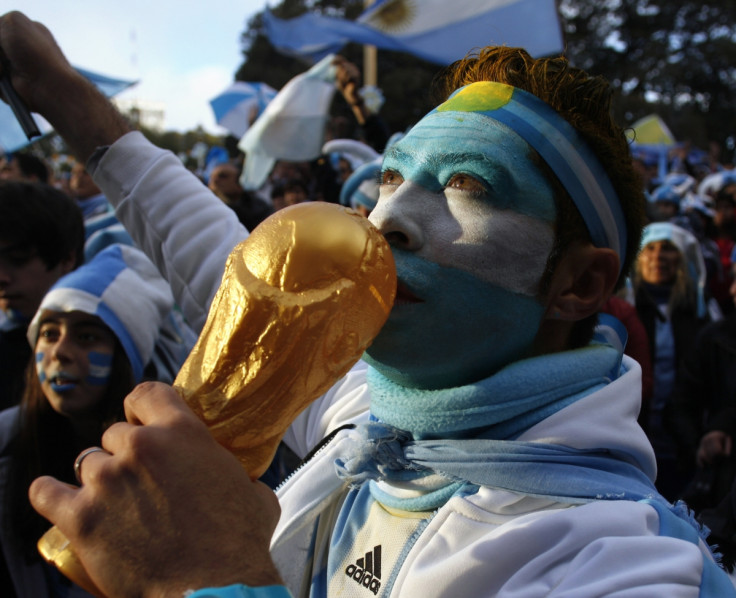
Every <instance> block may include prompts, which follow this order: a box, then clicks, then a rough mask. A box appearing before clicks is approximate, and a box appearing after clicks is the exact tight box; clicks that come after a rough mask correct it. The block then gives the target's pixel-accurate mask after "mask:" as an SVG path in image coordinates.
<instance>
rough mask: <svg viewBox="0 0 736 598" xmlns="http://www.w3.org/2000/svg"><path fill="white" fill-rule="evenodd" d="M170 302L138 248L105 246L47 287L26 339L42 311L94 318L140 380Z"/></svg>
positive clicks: (33, 333)
mask: <svg viewBox="0 0 736 598" xmlns="http://www.w3.org/2000/svg"><path fill="white" fill-rule="evenodd" d="M173 304H174V298H173V296H172V294H171V289H170V288H169V284H168V283H167V282H166V281H165V280H164V279H163V278H162V277H161V275H160V274H159V272H158V270H157V269H156V266H154V265H153V263H152V262H151V261H150V260H149V259H148V258H147V257H146V256H145V254H143V252H141V251H140V250H139V249H137V248H135V247H131V246H127V245H110V246H108V247H106V248H105V249H103V250H102V251H100V252H99V253H98V254H97V255H96V256H95V257H94V258H93V259H92V260H91V261H89V262H87V263H86V264H84V265H83V266H80V267H79V268H77V269H76V270H74V271H72V272H70V273H69V274H67V275H66V276H63V277H62V278H60V279H59V280H58V281H57V282H56V284H54V286H53V287H51V289H50V290H49V292H48V293H46V296H45V297H44V298H43V301H41V305H40V307H39V308H38V311H37V312H36V315H35V316H34V318H33V320H32V321H31V324H30V326H29V327H28V335H27V336H28V342H30V343H31V346H32V347H35V345H36V341H37V340H38V330H39V326H40V323H41V315H42V313H43V311H44V310H52V311H58V312H71V311H81V312H84V313H88V314H91V315H94V316H97V317H98V318H100V319H101V320H102V321H103V322H104V323H105V324H106V325H107V326H108V327H109V328H110V329H111V330H112V331H113V333H114V334H115V336H116V337H117V338H118V340H119V341H120V344H121V345H122V346H123V349H124V350H125V354H126V355H127V356H128V360H129V361H130V365H131V368H132V370H133V375H134V377H135V380H136V382H140V380H141V379H142V377H143V369H144V368H145V366H146V364H148V361H149V360H150V359H151V355H152V354H153V348H154V345H155V344H156V339H157V338H158V334H159V328H160V326H161V324H162V322H163V320H164V318H165V317H166V316H167V315H168V313H169V312H170V311H171V308H172V306H173Z"/></svg>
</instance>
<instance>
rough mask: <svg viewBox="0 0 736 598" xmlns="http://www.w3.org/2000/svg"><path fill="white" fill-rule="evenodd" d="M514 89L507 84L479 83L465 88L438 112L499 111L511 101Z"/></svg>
mask: <svg viewBox="0 0 736 598" xmlns="http://www.w3.org/2000/svg"><path fill="white" fill-rule="evenodd" d="M513 93H514V88H513V86H511V85H506V84H505V83H496V82H493V81H478V82H477V83H471V84H470V85H468V86H466V87H463V88H462V89H460V90H459V91H457V92H456V93H455V94H454V95H453V96H452V97H450V98H449V99H448V100H447V101H445V102H444V103H442V104H440V105H439V106H438V107H437V112H450V111H453V112H483V111H487V110H497V109H498V108H501V107H502V106H505V105H506V104H508V103H509V102H510V101H511V96H512V95H513Z"/></svg>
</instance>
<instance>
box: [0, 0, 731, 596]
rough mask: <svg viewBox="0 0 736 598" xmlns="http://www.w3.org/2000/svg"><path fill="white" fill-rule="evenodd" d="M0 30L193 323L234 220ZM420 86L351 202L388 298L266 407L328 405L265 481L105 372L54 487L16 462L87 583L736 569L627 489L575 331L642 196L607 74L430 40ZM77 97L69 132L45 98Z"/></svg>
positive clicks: (701, 590) (610, 408)
mask: <svg viewBox="0 0 736 598" xmlns="http://www.w3.org/2000/svg"><path fill="white" fill-rule="evenodd" d="M0 45H1V46H2V47H3V49H4V51H5V53H6V55H7V56H8V58H9V60H10V61H11V63H12V64H13V66H14V71H13V82H14V83H15V84H16V86H17V88H18V91H19V93H20V94H21V96H22V97H23V98H24V99H25V101H26V102H27V103H28V105H29V107H30V108H32V109H33V110H36V111H38V112H40V113H42V114H44V115H45V116H46V118H47V119H48V120H49V121H50V122H51V123H52V124H53V125H54V126H55V127H56V129H57V130H58V131H59V132H60V133H61V134H62V135H63V136H64V137H65V138H66V140H67V142H68V143H69V144H70V145H71V146H72V147H73V148H74V149H75V151H76V152H77V154H78V155H79V156H80V157H82V158H83V159H87V167H88V168H89V170H90V172H91V173H92V174H93V176H94V178H95V180H96V181H97V182H98V184H99V185H100V187H101V188H102V189H103V190H104V191H105V193H106V195H107V196H108V198H110V200H111V202H113V203H114V205H115V206H116V210H117V213H118V215H119V217H120V218H121V220H122V221H123V222H125V224H126V226H127V227H128V228H129V229H130V231H131V234H132V235H133V236H134V238H135V239H136V242H137V243H138V245H139V246H140V247H142V248H144V250H145V251H146V252H148V253H149V254H150V255H151V256H152V258H153V259H154V261H156V262H157V263H158V265H159V268H161V270H162V271H163V272H165V273H166V275H167V277H168V278H169V280H170V281H171V284H172V288H173V290H174V294H175V297H176V299H177V301H178V303H179V304H180V305H181V307H182V309H183V310H184V311H185V314H186V315H187V316H188V318H189V320H190V321H191V322H193V323H195V325H201V323H202V322H203V321H204V318H205V316H206V311H207V306H208V304H209V299H210V298H211V295H212V293H213V292H214V290H215V288H216V287H217V284H218V282H219V278H220V273H221V272H222V266H223V264H224V261H225V257H226V256H227V254H228V253H229V251H230V249H231V248H232V247H233V246H234V245H235V244H236V242H237V241H239V240H240V239H242V238H244V237H245V236H246V234H247V232H246V231H245V230H244V229H243V228H242V227H241V226H240V225H239V223H238V222H237V219H236V218H235V217H234V216H233V215H232V214H231V213H230V212H229V211H228V209H227V208H226V206H224V205H222V203H221V202H220V201H219V200H217V199H216V198H213V197H212V198H209V199H207V198H206V197H205V195H204V194H206V193H207V191H206V189H204V188H203V186H202V185H201V184H200V183H199V182H198V181H196V179H194V178H193V177H189V176H188V175H187V173H186V172H185V171H184V169H183V167H182V166H181V164H180V163H179V161H178V160H177V158H176V157H175V156H173V155H171V154H168V153H167V152H164V151H162V150H159V149H158V148H155V147H153V146H151V145H150V144H148V143H147V142H146V141H145V139H143V137H142V136H141V135H140V134H139V133H136V132H130V131H129V130H128V128H127V125H125V123H124V121H122V119H120V118H119V116H117V113H116V112H115V111H114V110H113V109H112V108H111V107H110V105H109V104H108V103H107V102H106V101H105V100H104V98H102V97H101V96H99V95H98V94H96V92H94V90H93V89H92V88H91V87H90V86H89V85H88V84H86V83H85V81H84V80H83V79H82V78H80V77H79V76H77V75H76V74H75V72H74V71H73V69H71V68H70V67H69V66H68V64H67V63H66V61H65V59H64V58H63V56H62V54H61V53H60V51H59V49H58V48H57V47H56V46H55V44H54V42H53V39H52V38H51V36H50V35H49V33H48V31H46V30H45V29H43V28H41V27H40V26H38V25H36V24H33V23H31V22H29V21H27V20H26V19H25V18H24V17H22V16H21V15H19V14H17V13H11V14H9V15H6V16H5V17H3V18H2V19H1V20H0ZM51 83H53V89H54V92H53V93H50V92H49V91H48V90H47V89H46V85H47V84H51ZM455 90H457V91H456V92H455ZM447 91H448V92H449V91H454V92H455V93H454V94H453V95H452V96H451V97H449V99H447V100H446V101H445V102H443V103H442V104H440V105H439V106H438V108H437V109H436V110H434V111H432V112H431V113H430V114H429V115H427V116H426V117H425V118H424V119H422V120H421V121H420V122H419V123H418V124H417V125H416V126H415V127H414V128H413V129H412V130H411V131H410V132H409V133H408V134H407V135H406V137H405V138H404V139H402V140H401V141H400V142H399V143H397V144H396V145H395V146H394V147H393V148H392V149H391V150H390V151H389V152H387V155H386V157H385V161H384V164H383V168H382V183H381V195H380V198H379V201H378V204H377V206H376V208H375V210H374V211H373V212H372V214H371V221H372V222H373V223H374V224H375V225H376V226H377V227H378V229H379V230H380V231H381V232H382V233H383V234H384V235H385V237H386V238H387V239H388V240H389V242H390V243H391V245H392V249H393V252H394V254H395V258H396V263H397V272H398V277H399V289H398V298H397V301H396V304H395V306H394V308H393V310H392V312H391V314H390V316H389V319H388V322H387V323H386V325H385V327H384V329H383V330H382V331H381V333H380V334H379V336H378V338H377V339H376V341H375V342H374V344H373V345H372V346H371V347H370V349H369V351H368V354H367V355H366V359H365V362H361V363H359V364H358V365H357V366H356V367H355V368H354V369H353V370H352V371H351V372H350V373H349V374H348V375H347V376H345V377H344V378H343V379H342V380H340V381H339V382H337V383H336V384H335V386H334V387H333V388H332V389H331V390H330V391H329V392H328V393H326V394H325V395H324V396H323V397H321V398H320V399H319V400H318V401H316V402H315V403H314V404H312V405H311V406H310V407H309V408H307V410H306V411H304V412H303V413H302V414H301V415H300V416H299V417H298V418H297V420H296V421H295V422H294V424H293V425H292V426H291V428H290V429H289V431H288V432H287V434H286V436H285V438H284V440H285V442H287V444H289V446H290V447H291V448H292V449H293V450H294V451H295V452H297V453H298V454H300V455H306V454H307V452H308V451H310V450H312V449H313V448H314V447H315V445H317V444H319V443H320V442H321V441H322V440H323V439H324V438H326V437H328V436H329V435H330V434H331V433H332V432H335V431H336V430H337V431H336V432H335V433H334V435H332V438H331V440H330V441H329V442H327V443H326V444H324V445H323V446H322V447H321V449H320V450H318V451H316V452H315V453H314V454H313V456H312V457H311V458H310V459H309V461H308V463H307V464H306V465H305V466H304V467H302V468H300V469H299V470H297V471H296V472H295V474H294V475H293V476H292V477H290V478H289V480H288V481H287V482H286V483H285V484H284V485H283V486H282V487H281V488H280V489H279V491H278V498H279V505H277V504H276V501H275V498H274V495H273V494H271V493H270V492H269V491H268V490H267V489H265V488H264V487H263V486H262V485H259V484H257V483H254V482H251V481H250V480H249V479H248V477H247V476H246V475H245V474H244V473H243V472H242V470H241V469H240V466H239V464H238V462H237V460H236V459H235V458H234V457H233V456H232V455H230V454H229V453H228V452H227V451H225V450H224V449H222V448H221V447H220V446H219V445H217V444H216V443H215V441H214V440H213V439H212V438H211V436H210V435H209V434H208V432H207V430H206V428H205V427H204V425H203V424H202V423H201V422H199V421H198V420H197V419H196V417H194V415H193V414H192V413H191V411H190V410H189V409H188V408H187V407H186V406H185V405H184V404H183V402H182V401H181V399H180V398H179V397H178V395H177V394H176V393H175V392H174V391H172V390H171V389H170V388H169V387H167V386H165V385H145V386H140V387H138V388H137V389H136V390H135V391H134V392H133V393H132V394H131V395H129V397H128V398H127V399H126V415H127V417H128V423H122V424H117V425H115V426H113V427H112V428H110V429H109V430H108V432H107V433H106V434H105V436H104V438H103V441H102V445H103V448H104V449H106V451H107V452H100V451H97V452H93V453H90V454H89V455H88V456H87V457H86V458H85V459H84V461H83V466H82V467H81V468H80V469H81V472H80V475H81V480H82V482H83V485H82V486H81V488H80V489H76V488H70V487H69V486H66V485H62V484H60V483H58V482H57V481H55V480H53V479H50V478H41V479H39V480H37V481H36V483H35V484H34V485H33V486H32V488H31V499H32V502H33V504H34V506H35V507H36V508H37V509H38V510H39V512H41V513H42V514H43V515H45V516H46V517H48V518H49V519H50V520H51V521H53V522H54V523H55V524H57V525H58V526H59V528H60V529H61V530H62V531H63V532H64V533H65V534H66V535H67V537H68V538H69V539H70V541H71V542H72V545H73V546H74V547H75V548H76V550H77V553H78V555H79V557H80V559H81V560H82V562H83V563H84V565H85V567H86V568H87V570H88V572H89V573H90V575H91V577H92V579H93V580H94V581H95V582H96V583H97V584H98V586H99V587H100V588H101V589H102V590H103V591H104V592H105V593H108V594H109V595H111V596H151V597H152V596H180V595H183V594H185V592H186V593H187V594H186V595H191V596H194V597H197V598H199V597H204V596H220V597H227V596H232V597H235V596H241V597H242V596H288V595H289V592H290V593H291V595H293V596H310V597H315V598H316V597H318V596H337V595H341V596H356V597H361V596H369V595H372V596H454V595H457V596H510V595H514V596H540V595H545V596H566V597H567V596H601V595H626V596H652V595H668V596H683V597H684V596H728V595H734V594H735V592H734V590H733V586H732V584H731V583H730V581H729V580H728V578H727V576H726V575H725V574H724V572H723V571H722V570H720V569H719V568H718V566H717V565H716V563H715V561H714V559H713V557H712V556H711V554H710V551H709V549H708V547H707V546H706V545H705V544H704V543H703V542H702V540H701V539H700V537H699V534H698V530H697V529H696V527H694V526H693V525H691V524H690V522H689V521H688V518H687V516H686V513H685V511H684V509H683V508H682V507H681V506H680V507H675V506H673V505H670V504H669V503H667V502H666V501H665V500H664V499H662V498H661V497H660V496H659V495H658V494H657V492H656V490H655V489H654V486H653V479H654V477H655V462H654V456H653V454H652V450H651V447H650V446H649V444H648V442H647V440H646V437H645V435H644V433H643V432H642V430H641V429H640V428H639V426H638V425H637V423H636V415H637V413H638V409H639V401H640V392H641V391H640V369H639V367H638V365H637V364H636V363H635V362H633V361H632V360H630V359H628V358H627V357H623V358H622V353H621V350H622V347H621V345H620V343H618V344H617V343H615V342H613V344H611V343H609V342H606V340H605V339H606V338H612V337H605V336H598V335H596V336H595V337H594V336H593V329H594V326H595V324H596V320H597V315H596V314H597V312H598V309H599V308H600V306H601V305H602V304H603V303H604V302H605V300H606V299H607V297H608V296H609V295H610V293H611V291H612V290H613V288H614V287H615V286H616V285H617V284H620V282H621V280H622V279H623V278H624V277H625V274H626V273H627V272H628V270H629V265H630V263H631V260H632V259H633V258H634V257H635V255H636V252H637V248H638V242H639V235H640V229H641V226H642V220H643V207H644V206H643V198H642V196H641V193H640V191H639V189H640V184H639V181H638V180H637V178H636V176H635V175H634V174H633V171H632V169H631V159H630V156H629V153H628V147H627V145H626V141H625V138H624V136H623V133H622V131H621V130H620V129H619V128H618V127H616V126H615V125H614V124H613V123H612V122H611V120H610V116H609V102H610V92H609V90H608V88H607V86H606V85H605V83H604V82H602V81H600V80H597V79H594V78H591V77H590V76H588V75H587V74H586V73H584V72H582V71H579V70H576V69H572V68H570V67H569V66H568V65H567V63H566V62H565V61H564V60H562V59H557V60H539V61H535V60H532V59H531V58H530V57H529V56H528V55H527V54H526V53H525V52H523V51H522V50H518V49H506V48H488V49H486V50H484V51H483V52H482V53H481V54H480V56H478V57H476V58H469V59H468V60H465V61H462V62H460V63H458V64H456V65H454V66H453V68H452V69H451V71H450V74H449V76H448V79H447ZM447 95H449V94H445V97H447ZM64 98H68V99H64ZM72 98H73V101H72ZM79 106H82V108H83V109H84V112H85V114H88V115H90V116H89V118H90V119H91V120H92V122H91V123H88V126H87V127H86V128H85V129H84V130H81V129H80V128H79V125H78V119H75V118H74V114H67V111H71V112H72V113H73V112H74V111H76V110H77V109H78V107H79ZM208 202H209V203H208ZM193 205H198V206H205V205H206V206H207V209H206V210H205V209H202V210H201V211H199V212H198V211H197V210H193V209H191V206H193ZM210 205H211V207H210ZM195 233H196V234H195ZM203 248H206V250H203ZM203 256H204V257H203ZM366 362H367V363H366ZM267 399H268V397H264V400H267ZM346 426H347V427H346ZM130 505H135V509H132V508H130ZM279 506H280V508H281V517H280V519H279V520H278V524H277V519H278V509H279ZM274 528H275V531H274ZM269 544H270V552H269V550H268V548H267V547H268V545H269ZM287 588H288V589H287ZM189 590H195V591H194V593H192V594H189V593H188V591H189Z"/></svg>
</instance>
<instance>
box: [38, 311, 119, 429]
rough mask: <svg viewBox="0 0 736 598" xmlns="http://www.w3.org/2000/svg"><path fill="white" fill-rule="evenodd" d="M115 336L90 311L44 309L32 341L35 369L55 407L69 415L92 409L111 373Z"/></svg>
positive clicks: (101, 394)
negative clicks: (34, 350)
mask: <svg viewBox="0 0 736 598" xmlns="http://www.w3.org/2000/svg"><path fill="white" fill-rule="evenodd" d="M114 351H115V336H114V335H113V333H112V332H111V331H110V329H109V328H107V326H105V325H104V324H103V323H102V321H101V320H100V319H99V318H98V317H96V316H92V315H90V314H87V313H84V312H80V311H73V312H70V313H63V312H54V311H50V310H45V312H44V313H43V315H42V319H41V323H40V327H39V335H38V340H37V342H36V372H37V374H38V380H39V382H40V383H41V388H42V390H43V392H44V395H45V396H46V398H47V400H48V401H49V404H50V405H51V406H52V407H53V409H54V410H55V411H57V412H58V413H61V414H63V415H67V416H72V417H84V416H85V415H89V414H91V413H93V412H94V411H95V410H96V408H97V406H98V405H99V404H100V402H101V401H102V399H103V398H104V396H105V394H106V392H107V387H108V383H109V381H110V375H111V373H112V362H113V354H114Z"/></svg>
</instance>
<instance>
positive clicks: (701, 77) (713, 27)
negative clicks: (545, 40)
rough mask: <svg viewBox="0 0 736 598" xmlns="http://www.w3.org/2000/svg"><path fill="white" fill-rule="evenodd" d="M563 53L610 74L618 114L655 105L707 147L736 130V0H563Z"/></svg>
mask: <svg viewBox="0 0 736 598" xmlns="http://www.w3.org/2000/svg"><path fill="white" fill-rule="evenodd" d="M560 13H561V15H562V24H563V31H564V33H565V36H566V55H567V57H568V58H569V59H570V60H571V62H572V63H573V64H575V65H577V66H580V67H582V68H585V69H587V70H589V71H591V72H594V73H596V74H600V75H603V76H604V77H606V78H607V79H609V80H610V81H612V82H613V84H614V86H615V87H616V90H617V92H618V97H617V100H616V110H617V116H618V117H619V120H620V121H623V122H628V123H631V122H632V121H633V120H635V119H637V118H640V117H642V116H644V115H646V114H649V113H652V112H656V113H658V114H660V116H662V118H663V119H664V120H665V122H667V123H668V124H669V125H670V127H671V128H672V129H673V132H674V133H675V136H676V137H677V138H678V139H682V140H684V139H691V140H692V141H693V142H694V143H695V144H696V145H699V146H701V147H705V146H706V145H707V143H708V142H709V141H711V140H714V141H718V142H720V143H725V142H726V139H727V137H729V136H732V135H734V134H736V1H734V0H604V1H601V0H561V1H560Z"/></svg>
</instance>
